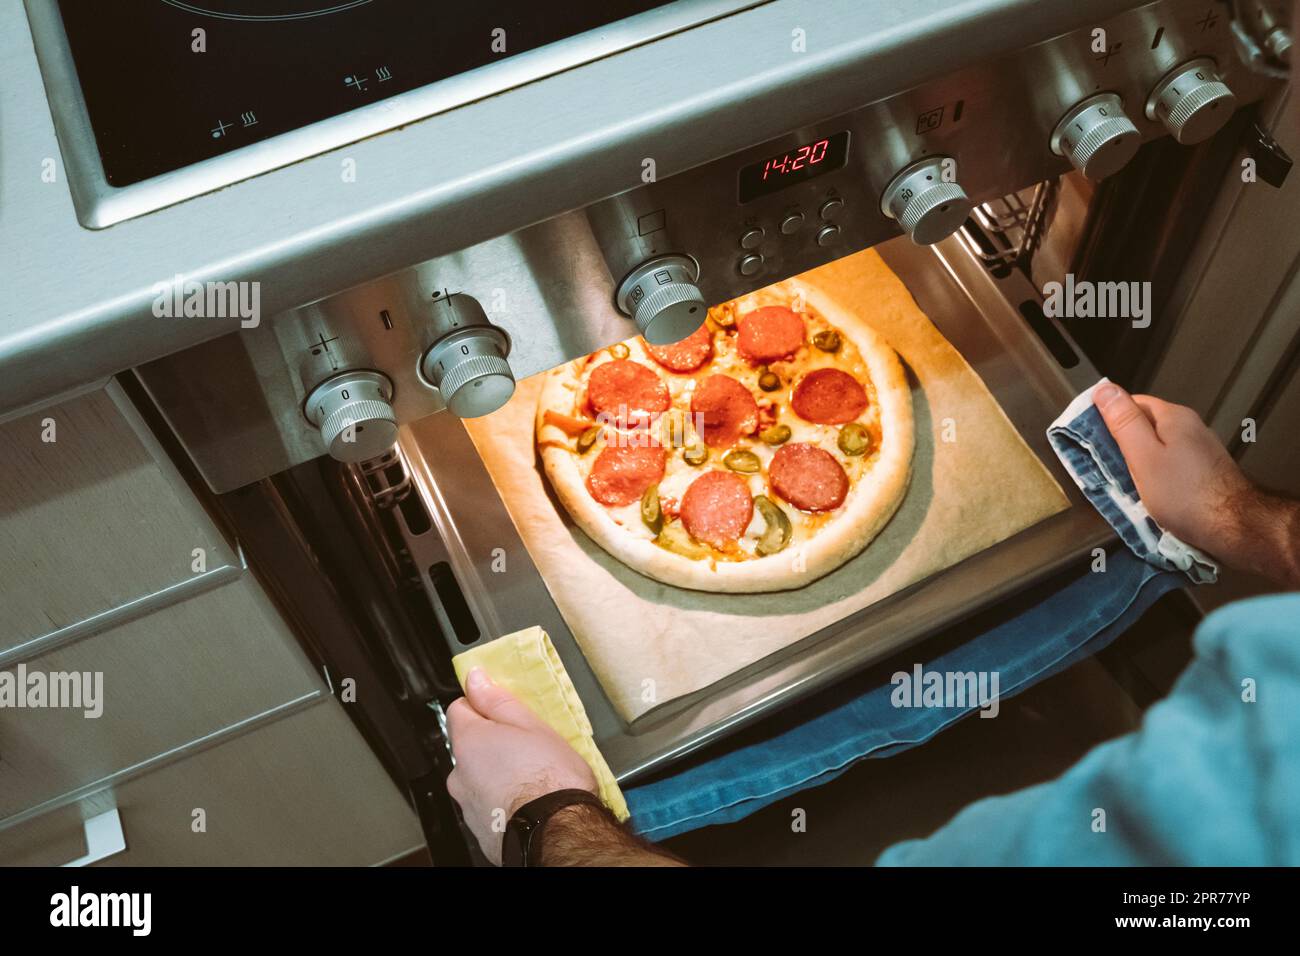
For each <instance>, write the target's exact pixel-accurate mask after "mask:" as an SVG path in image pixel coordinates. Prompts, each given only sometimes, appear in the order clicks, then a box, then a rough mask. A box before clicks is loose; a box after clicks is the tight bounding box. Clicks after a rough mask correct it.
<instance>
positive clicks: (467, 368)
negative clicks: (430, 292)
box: [420, 293, 515, 418]
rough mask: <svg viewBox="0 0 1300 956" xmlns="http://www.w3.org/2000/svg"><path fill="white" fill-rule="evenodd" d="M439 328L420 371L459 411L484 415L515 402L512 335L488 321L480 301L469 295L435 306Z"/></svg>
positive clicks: (460, 415)
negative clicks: (512, 399)
mask: <svg viewBox="0 0 1300 956" xmlns="http://www.w3.org/2000/svg"><path fill="white" fill-rule="evenodd" d="M433 326H434V335H435V339H434V343H433V345H432V346H430V347H429V350H428V351H427V352H425V353H424V358H423V359H421V361H420V371H421V373H423V375H424V377H425V379H427V380H428V381H429V383H430V384H432V385H433V386H434V387H435V388H437V389H438V391H439V392H441V393H442V400H443V403H444V404H445V405H446V406H447V408H448V409H449V410H450V411H451V413H452V414H453V415H455V416H456V417H457V418H478V417H479V416H480V415H487V414H489V413H490V412H495V411H496V410H497V409H498V408H500V407H501V406H502V405H504V404H505V403H506V402H508V401H509V400H510V396H511V395H513V394H514V393H515V376H514V372H512V371H511V369H510V363H509V362H507V361H506V356H508V355H509V354H510V336H508V335H507V334H506V333H505V331H504V330H503V329H499V328H497V327H496V326H495V325H493V324H492V323H491V322H490V321H489V320H488V317H487V313H485V312H484V311H483V307H482V306H481V305H479V304H478V300H476V299H474V298H471V297H470V296H468V295H464V294H463V293H457V294H455V295H449V296H447V297H445V298H443V299H442V300H441V301H440V302H439V303H438V304H437V305H436V306H435V308H434V314H433Z"/></svg>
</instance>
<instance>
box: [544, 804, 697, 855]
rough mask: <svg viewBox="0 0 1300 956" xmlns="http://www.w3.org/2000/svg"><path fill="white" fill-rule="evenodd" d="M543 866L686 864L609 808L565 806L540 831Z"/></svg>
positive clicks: (581, 805)
mask: <svg viewBox="0 0 1300 956" xmlns="http://www.w3.org/2000/svg"><path fill="white" fill-rule="evenodd" d="M540 836H541V841H542V851H541V863H542V866H685V865H686V864H685V863H683V862H682V861H681V860H679V859H677V858H676V857H675V856H673V855H672V854H670V853H667V852H665V851H663V850H660V849H659V848H658V847H656V846H654V845H653V844H651V843H647V842H646V841H645V840H642V839H641V838H640V837H638V836H636V835H634V834H633V833H631V832H629V831H628V830H627V829H626V828H625V827H623V826H620V825H619V824H618V822H617V821H615V820H614V818H613V817H612V816H611V815H610V814H609V813H608V812H607V811H605V810H602V809H599V808H597V807H593V806H588V805H585V804H577V805H574V806H571V807H565V808H564V809H563V810H560V811H559V812H558V813H556V814H555V815H554V816H552V817H551V818H550V819H549V820H547V821H546V824H545V825H544V826H543V828H542V832H541V834H540Z"/></svg>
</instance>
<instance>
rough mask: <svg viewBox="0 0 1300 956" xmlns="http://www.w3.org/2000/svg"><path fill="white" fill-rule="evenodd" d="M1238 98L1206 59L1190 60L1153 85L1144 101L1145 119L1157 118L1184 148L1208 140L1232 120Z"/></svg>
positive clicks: (1212, 62) (1211, 62)
mask: <svg viewBox="0 0 1300 956" xmlns="http://www.w3.org/2000/svg"><path fill="white" fill-rule="evenodd" d="M1236 107H1237V98H1236V97H1235V96H1233V95H1232V90H1230V89H1228V85H1227V84H1226V83H1224V82H1223V80H1221V79H1220V78H1219V74H1218V72H1217V71H1216V68H1215V65H1214V61H1213V60H1211V59H1210V58H1209V57H1202V58H1201V59H1199V60H1192V61H1191V62H1190V63H1184V64H1183V65H1182V66H1180V67H1178V68H1176V69H1175V70H1173V72H1171V73H1169V74H1168V75H1167V76H1166V77H1165V78H1164V79H1163V80H1161V81H1160V82H1159V83H1157V84H1156V88H1155V89H1154V90H1152V91H1151V97H1150V99H1148V100H1147V108H1146V113H1147V119H1150V120H1155V119H1158V120H1160V122H1162V123H1164V125H1165V129H1167V130H1169V132H1170V134H1171V135H1172V136H1173V137H1174V139H1176V140H1178V142H1180V143H1182V144H1183V145H1184V146H1190V145H1192V144H1193V143H1200V142H1203V141H1204V140H1207V139H1209V138H1210V137H1211V136H1213V135H1214V134H1215V133H1217V132H1218V131H1219V130H1221V129H1223V126H1224V124H1225V123H1227V122H1228V120H1229V119H1230V118H1231V117H1232V111H1233V110H1234V109H1236Z"/></svg>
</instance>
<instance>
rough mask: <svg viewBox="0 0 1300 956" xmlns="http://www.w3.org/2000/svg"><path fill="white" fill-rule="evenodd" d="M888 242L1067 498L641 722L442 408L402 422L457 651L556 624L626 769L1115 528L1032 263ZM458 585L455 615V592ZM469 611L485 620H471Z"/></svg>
mask: <svg viewBox="0 0 1300 956" xmlns="http://www.w3.org/2000/svg"><path fill="white" fill-rule="evenodd" d="M878 251H879V252H880V254H881V256H882V258H883V259H884V260H885V262H886V263H887V264H888V265H889V267H890V268H891V269H892V270H893V271H894V272H895V274H897V275H898V277H899V278H900V279H901V280H902V281H903V283H904V284H905V285H906V286H907V288H908V289H909V291H911V293H912V295H913V296H914V298H915V299H916V301H917V304H918V305H919V306H920V308H921V309H922V311H924V312H925V313H926V314H927V315H928V316H930V318H931V320H932V321H933V322H934V323H935V325H936V326H937V327H938V329H939V331H940V332H941V333H942V334H943V335H944V337H945V338H946V339H948V341H949V342H951V343H952V345H953V346H954V347H955V348H956V349H957V350H958V351H959V352H960V353H961V354H962V356H963V357H964V358H965V359H966V361H967V362H968V363H969V364H970V365H971V367H972V368H973V369H974V370H975V371H976V373H978V374H979V376H980V377H981V378H982V379H983V380H984V382H985V384H986V385H987V386H988V388H989V391H990V392H991V393H992V394H993V396H994V398H996V399H997V401H998V403H999V404H1000V405H1001V406H1002V408H1003V410H1004V411H1005V412H1006V415H1007V417H1008V418H1009V419H1010V421H1011V422H1012V424H1013V425H1014V426H1015V427H1016V429H1017V430H1018V431H1019V432H1020V434H1021V435H1022V436H1023V437H1024V439H1025V440H1026V442H1027V443H1028V444H1029V446H1030V448H1031V449H1032V450H1033V451H1034V453H1035V454H1036V455H1038V457H1039V458H1040V459H1041V460H1042V461H1043V462H1044V464H1045V465H1046V466H1047V467H1048V469H1049V471H1051V473H1052V475H1053V477H1054V478H1056V480H1057V482H1058V483H1059V484H1060V485H1061V487H1062V488H1063V489H1064V490H1065V492H1066V494H1067V496H1068V497H1069V500H1070V506H1069V508H1067V509H1066V510H1065V511H1063V512H1061V513H1059V514H1057V515H1054V516H1052V517H1051V518H1048V519H1046V520H1045V521H1042V522H1040V523H1038V524H1036V525H1034V526H1032V527H1030V528H1028V529H1026V530H1025V531H1022V532H1021V533H1019V534H1017V535H1015V536H1013V537H1011V538H1009V539H1007V540H1006V541H1003V542H1001V543H1000V544H997V545H995V546H994V547H992V548H989V549H987V550H985V551H982V552H980V553H979V554H977V555H974V556H972V557H970V558H968V559H967V560H965V561H963V562H961V563H960V564H957V565H955V566H954V567H952V568H949V569H948V570H946V571H944V572H942V573H941V574H938V575H935V576H933V577H931V578H928V579H926V580H925V581H922V582H919V583H917V584H915V585H913V586H911V587H909V588H907V589H905V590H903V591H900V592H898V593H896V594H894V595H891V596H890V597H888V598H886V599H884V600H882V601H879V602H877V603H875V604H873V605H871V606H870V607H867V608H864V609H863V610H861V611H859V612H857V613H856V614H853V615H850V616H848V617H846V618H843V619H842V620H840V621H838V622H837V623H835V624H833V625H831V626H830V627H826V628H823V629H822V630H820V631H818V632H816V633H813V634H810V635H809V636H808V637H806V638H805V639H803V640H802V641H799V642H797V643H795V644H793V645H791V646H789V647H787V648H785V649H783V650H782V651H779V652H777V653H775V654H772V655H771V656H769V657H766V658H764V659H763V660H761V661H758V662H756V663H755V664H753V665H750V666H749V667H747V668H745V669H743V670H741V671H738V672H737V673H735V674H733V675H731V676H730V677H728V678H726V679H724V680H722V681H719V682H717V683H715V684H712V685H710V686H709V687H707V688H704V689H703V690H701V691H697V692H696V693H693V694H688V695H686V696H683V697H679V698H677V699H675V700H672V701H669V702H667V703H665V704H663V705H662V706H660V707H657V708H655V709H654V710H653V711H651V712H649V713H647V714H645V715H644V716H642V717H639V718H637V719H636V720H634V721H632V722H630V723H629V722H627V721H625V720H624V719H623V718H622V717H620V716H619V715H618V714H617V713H616V712H615V711H614V709H613V707H612V706H611V704H610V703H609V700H608V699H607V698H606V696H605V693H604V691H603V690H602V689H601V686H600V684H599V683H598V681H597V680H596V677H595V675H594V674H593V673H592V672H591V669H590V667H589V666H588V665H587V662H586V659H585V658H584V657H583V655H582V653H581V651H580V650H579V648H578V645H577V642H576V641H575V640H574V637H573V634H572V633H571V631H570V630H569V628H568V625H567V624H566V623H565V621H564V619H563V617H562V616H561V614H560V612H559V610H558V609H557V608H556V606H555V603H554V602H553V601H552V599H551V596H550V593H549V592H548V591H547V588H546V584H545V583H544V581H543V580H542V576H541V574H540V572H539V571H538V570H537V567H536V566H535V565H534V564H533V563H532V560H531V559H530V557H529V555H528V552H527V550H526V549H525V547H524V544H523V541H522V540H521V539H520V537H519V534H518V532H517V531H516V529H515V527H514V524H513V522H512V521H511V518H510V516H509V514H508V513H507V511H506V507H505V505H504V503H503V502H502V501H501V498H500V497H499V496H498V495H497V493H496V489H495V487H494V486H493V484H492V480H491V478H490V477H489V475H488V472H487V469H486V468H485V466H484V464H483V462H482V460H481V459H480V458H479V456H478V453H477V452H476V451H475V449H474V446H473V443H472V442H471V440H470V438H469V435H468V433H467V432H466V430H465V427H464V425H463V424H462V423H461V422H460V420H459V419H457V418H455V417H453V416H450V415H442V414H439V415H433V416H430V417H428V418H426V419H423V420H422V421H419V422H416V423H414V424H412V425H409V426H405V427H403V429H402V433H401V441H400V444H401V448H402V453H403V455H404V457H405V458H406V460H407V464H408V466H409V467H410V470H411V475H412V480H413V482H414V484H415V486H416V488H417V489H418V492H419V494H420V495H421V496H422V498H423V500H424V503H425V506H426V508H427V510H428V512H429V514H430V516H431V518H432V522H433V528H432V529H431V530H429V531H426V532H425V533H422V534H414V533H410V529H405V530H404V535H405V537H406V538H407V544H408V547H409V548H410V550H411V554H412V557H413V558H414V559H415V561H416V563H417V565H418V566H419V567H420V568H421V573H422V575H423V576H424V584H425V587H426V590H427V592H428V593H429V595H430V597H431V598H432V600H433V601H434V604H435V609H436V610H437V612H438V615H439V617H440V619H441V620H442V623H443V625H444V627H443V630H444V633H445V634H446V637H447V641H448V643H449V645H450V648H451V651H452V653H453V654H455V653H459V652H460V651H462V650H465V649H467V648H468V647H472V646H475V645H476V644H479V643H483V642H485V641H488V640H491V639H492V638H494V637H498V636H500V635H502V634H508V633H510V632H512V631H515V630H519V629H521V628H525V627H530V626H532V625H535V624H539V625H541V626H542V627H543V628H545V629H546V631H547V632H548V633H549V634H550V635H551V638H552V640H553V641H554V643H555V646H556V649H557V651H558V652H559V654H560V656H561V658H562V659H563V660H564V664H565V667H566V668H567V669H568V671H569V674H570V676H571V677H572V678H573V682H574V684H575V686H576V687H577V690H578V693H579V695H580V696H581V697H582V700H583V703H584V704H585V706H586V708H587V712H588V714H589V716H590V718H591V722H592V725H593V728H594V730H595V736H596V741H597V743H598V744H599V745H600V748H601V751H602V752H603V753H604V755H605V758H606V760H607V761H608V762H609V764H610V767H611V768H612V769H613V771H614V773H615V775H616V776H617V777H618V778H619V780H620V782H627V781H630V780H632V779H633V778H635V777H637V776H640V775H643V774H647V773H649V772H651V771H653V770H656V769H658V768H660V767H662V766H664V765H665V764H667V763H669V762H671V761H672V760H675V759H677V758H679V757H681V756H683V755H685V754H686V753H689V752H690V751H692V750H695V749H696V748H698V747H701V746H703V745H704V744H706V743H708V742H710V741H713V740H716V739H718V738H719V737H722V736H723V735H725V734H727V733H729V732H731V731H734V730H736V729H738V728H739V727H741V726H743V725H745V724H747V723H749V722H752V721H754V720H757V719H758V718H760V717H762V716H763V715H764V714H767V713H769V712H771V711H773V710H775V709H777V708H779V707H782V706H785V705H788V704H790V703H792V702H793V701H795V700H798V699H800V698H801V697H804V696H806V695H808V694H811V693H813V692H814V691H816V690H817V689H818V688H821V687H825V686H827V685H829V684H831V683H833V682H835V681H836V680H838V679H840V678H842V677H844V676H846V675H848V674H850V673H853V672H855V671H857V670H860V669H862V668H864V667H867V666H868V665H870V664H872V663H875V662H877V661H879V660H882V659H884V658H886V657H888V656H890V655H892V654H895V653H897V652H898V651H900V650H902V649H903V648H905V647H908V646H909V645H912V644H915V643H917V642H918V641H921V640H923V639H924V638H925V637H927V636H929V635H931V634H934V633H936V632H937V631H940V630H942V629H943V628H945V627H947V626H949V625H951V624H953V623H954V622H956V621H958V620H960V619H961V618H964V617H966V616H968V615H971V614H974V613H975V612H977V611H979V610H981V609H982V608H985V607H987V606H989V605H991V604H993V603H996V602H997V601H999V600H1002V599H1003V598H1005V597H1007V596H1009V595H1011V594H1013V593H1015V592H1016V591H1019V590H1021V589H1023V588H1026V587H1028V586H1030V585H1032V584H1034V583H1035V582H1037V581H1039V580H1042V579H1043V578H1045V577H1047V576H1049V575H1052V574H1054V573H1056V572H1057V571H1059V570H1061V569H1062V568H1064V567H1066V566H1067V565H1069V564H1071V563H1073V562H1076V561H1078V560H1079V559H1081V558H1083V557H1084V556H1085V555H1088V554H1089V553H1090V552H1091V551H1092V549H1093V548H1096V547H1102V546H1105V545H1107V544H1109V543H1111V542H1112V541H1113V540H1114V535H1113V532H1112V531H1111V530H1110V528H1109V526H1108V525H1106V523H1105V522H1104V521H1103V520H1102V519H1101V518H1100V517H1099V516H1098V515H1097V513H1096V511H1095V510H1094V509H1093V508H1092V507H1091V506H1090V505H1088V504H1087V502H1086V501H1085V500H1084V499H1083V497H1082V496H1081V495H1080V494H1079V492H1078V490H1077V488H1076V487H1075V485H1074V482H1073V481H1072V480H1071V479H1070V478H1069V477H1068V475H1066V474H1065V472H1064V470H1063V469H1062V468H1061V467H1060V464H1059V462H1058V461H1057V460H1056V456H1055V455H1054V454H1053V453H1052V452H1051V450H1050V448H1049V447H1048V444H1047V440H1046V437H1045V434H1044V433H1045V430H1046V428H1047V426H1048V424H1050V423H1051V421H1052V420H1053V419H1054V418H1055V417H1056V416H1057V414H1059V412H1060V409H1061V408H1063V407H1064V406H1065V405H1066V404H1067V403H1068V402H1069V400H1070V399H1071V398H1073V397H1074V395H1076V394H1077V393H1078V392H1079V391H1081V390H1082V389H1084V388H1085V387H1087V386H1088V385H1091V384H1092V383H1093V382H1095V381H1096V379H1097V377H1098V375H1097V373H1096V370H1095V369H1093V368H1092V367H1091V365H1090V364H1089V363H1088V362H1087V360H1086V359H1085V358H1083V356H1082V355H1081V353H1078V351H1077V349H1076V350H1075V355H1076V357H1077V362H1076V363H1074V364H1073V366H1072V367H1070V368H1066V367H1064V366H1063V365H1062V364H1061V363H1060V362H1059V361H1058V360H1057V358H1055V357H1054V356H1053V354H1052V352H1051V351H1049V350H1048V349H1047V347H1045V346H1044V344H1043V343H1042V341H1041V340H1040V339H1039V338H1038V336H1037V335H1035V334H1034V332H1033V331H1032V330H1031V328H1030V326H1029V324H1028V322H1027V321H1026V318H1025V317H1024V316H1023V315H1022V314H1021V313H1020V311H1019V310H1018V308H1017V307H1018V306H1019V304H1021V303H1024V302H1026V301H1030V302H1037V301H1039V296H1038V294H1037V292H1036V290H1034V288H1033V287H1032V285H1031V284H1030V283H1029V282H1028V280H1026V279H1025V278H1024V277H1023V276H1022V275H1020V274H1019V273H1016V274H1013V275H1012V276H1009V277H1007V278H1005V279H994V278H993V277H991V276H990V275H989V274H988V273H987V272H986V271H985V270H984V268H983V267H982V266H981V265H980V264H979V263H978V262H977V261H976V260H975V259H974V257H973V256H972V255H971V254H970V252H969V251H968V250H967V249H966V248H965V247H964V246H962V244H961V243H960V241H959V240H958V239H957V238H953V239H949V240H946V241H945V242H943V243H941V244H939V245H938V246H933V247H929V248H922V247H919V246H915V245H913V244H912V243H911V241H910V240H906V239H901V238H900V239H898V240H894V241H891V242H888V243H885V244H884V245H882V246H880V247H878ZM1013 303H1014V304H1013ZM1058 331H1059V329H1058ZM1065 341H1066V342H1067V344H1068V339H1066V340H1065ZM434 568H443V569H449V570H450V572H451V575H452V576H453V578H454V580H455V582H456V585H457V586H458V587H457V590H458V592H459V595H450V596H449V593H448V590H447V585H448V581H447V579H446V576H445V575H439V576H438V577H439V580H438V581H436V582H435V580H434V576H433V575H431V569H434ZM460 598H463V602H464V604H463V606H462V607H460V608H459V611H460V616H461V619H462V620H461V621H460V625H459V627H458V626H457V623H458V622H457V613H456V609H455V608H454V607H452V604H455V603H459V599H460ZM465 614H468V615H469V616H471V617H472V619H473V626H471V627H466V626H465V623H464V621H463V616H464V615H465Z"/></svg>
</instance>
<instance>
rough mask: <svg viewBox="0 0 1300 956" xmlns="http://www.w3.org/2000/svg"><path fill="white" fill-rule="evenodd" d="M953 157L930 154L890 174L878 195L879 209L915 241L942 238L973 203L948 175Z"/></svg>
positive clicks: (963, 218)
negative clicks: (882, 192) (894, 220)
mask: <svg viewBox="0 0 1300 956" xmlns="http://www.w3.org/2000/svg"><path fill="white" fill-rule="evenodd" d="M952 162H953V160H952V159H951V157H946V156H931V157H929V158H928V159H923V160H921V161H919V162H916V163H913V164H912V165H910V166H908V167H907V168H906V169H904V170H903V171H902V172H901V173H899V174H898V175H897V176H895V177H894V179H893V181H892V182H891V183H890V184H889V185H888V186H887V187H886V188H885V192H884V194H883V195H882V196H881V198H880V211H881V212H883V213H884V214H885V215H886V216H888V217H889V218H890V219H896V220H898V224H899V225H900V226H902V227H903V231H904V232H905V233H907V234H908V235H909V236H911V237H912V241H913V242H915V243H916V244H917V245H921V246H928V245H932V244H933V243H936V242H938V241H939V240H941V239H946V238H948V237H949V236H951V235H952V234H953V233H954V232H956V231H957V230H958V229H960V228H961V227H962V223H964V222H965V221H966V217H967V216H969V215H970V211H971V207H972V206H973V205H974V203H972V202H971V201H970V199H969V198H968V197H967V196H966V191H965V190H964V189H962V188H961V186H960V185H958V184H957V183H956V182H953V181H952V179H951V176H950V175H947V172H948V169H949V168H950V166H949V164H951V163H952Z"/></svg>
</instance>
